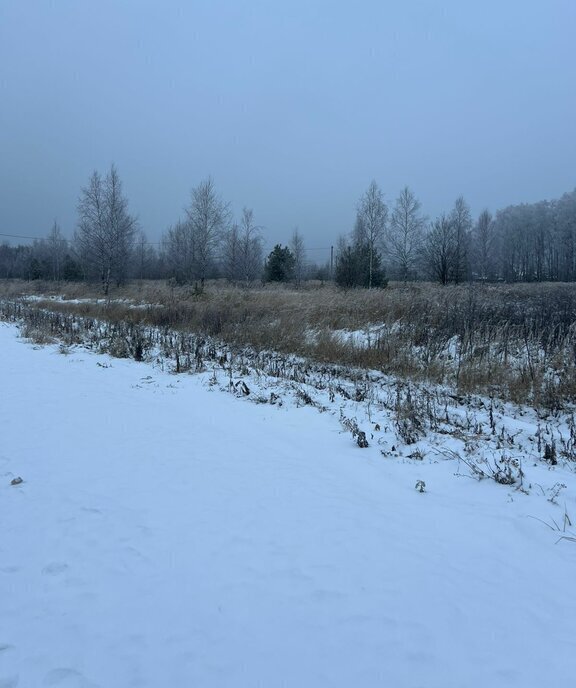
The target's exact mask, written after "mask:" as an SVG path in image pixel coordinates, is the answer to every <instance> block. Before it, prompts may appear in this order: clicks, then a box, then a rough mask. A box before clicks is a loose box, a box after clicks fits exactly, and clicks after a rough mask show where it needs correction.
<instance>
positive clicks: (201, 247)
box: [186, 177, 230, 288]
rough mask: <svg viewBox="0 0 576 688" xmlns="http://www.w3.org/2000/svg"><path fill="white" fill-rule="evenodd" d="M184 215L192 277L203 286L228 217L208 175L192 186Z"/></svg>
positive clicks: (226, 209)
mask: <svg viewBox="0 0 576 688" xmlns="http://www.w3.org/2000/svg"><path fill="white" fill-rule="evenodd" d="M186 215H187V218H188V222H189V224H190V230H191V232H192V238H193V245H194V254H195V256H194V263H195V276H194V277H195V279H199V280H200V283H201V287H202V288H203V287H204V281H205V279H206V277H207V276H208V271H209V269H210V267H211V266H212V265H213V263H214V261H215V258H216V250H217V248H218V247H219V245H220V242H221V240H222V237H223V234H224V232H225V230H226V228H227V225H228V223H229V220H230V210H229V207H228V204H226V203H224V202H223V201H222V200H220V198H219V197H218V196H217V195H216V191H215V189H214V182H213V181H212V179H211V178H210V177H209V178H208V179H206V180H205V181H203V182H201V183H200V184H199V185H198V186H197V187H195V188H194V189H192V199H191V202H190V206H189V207H188V208H187V209H186Z"/></svg>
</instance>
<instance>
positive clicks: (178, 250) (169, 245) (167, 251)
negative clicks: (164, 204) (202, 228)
mask: <svg viewBox="0 0 576 688" xmlns="http://www.w3.org/2000/svg"><path fill="white" fill-rule="evenodd" d="M162 249H163V254H164V259H165V261H166V264H167V267H168V270H169V273H170V274H171V276H172V277H174V278H175V279H176V281H177V282H179V283H181V284H184V283H186V282H191V281H192V280H193V279H194V276H195V268H196V251H195V244H194V236H193V234H192V227H191V225H190V223H189V222H181V221H180V220H178V222H177V223H176V224H175V225H173V226H172V227H169V228H168V231H167V233H166V235H165V236H164V238H163V241H162Z"/></svg>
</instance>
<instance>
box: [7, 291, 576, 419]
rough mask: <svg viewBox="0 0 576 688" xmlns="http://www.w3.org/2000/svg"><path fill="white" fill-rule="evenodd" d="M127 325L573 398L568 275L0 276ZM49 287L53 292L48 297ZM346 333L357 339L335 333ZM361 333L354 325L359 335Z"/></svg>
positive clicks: (555, 402) (56, 304)
mask: <svg viewBox="0 0 576 688" xmlns="http://www.w3.org/2000/svg"><path fill="white" fill-rule="evenodd" d="M32 295H34V296H36V297H38V296H40V297H42V298H40V299H39V300H35V301H33V302H30V305H32V306H33V307H35V308H38V309H49V310H51V311H52V312H55V313H58V312H60V313H72V314H75V315H77V316H80V317H84V318H91V319H95V320H105V321H108V322H125V323H129V324H131V325H133V326H143V327H148V326H151V327H152V326H153V327H159V328H164V329H171V330H174V331H177V332H181V333H186V332H190V333H196V334H204V335H208V336H211V337H217V338H219V339H221V340H223V341H224V342H228V343H231V344H235V345H248V346H251V347H254V348H255V349H256V350H258V351H262V350H273V351H278V352H282V353H293V354H298V355H301V356H305V357H309V358H311V359H313V360H316V361H320V362H326V363H336V364H341V365H345V366H350V367H352V366H353V367H359V368H369V369H376V370H379V371H382V372H385V373H390V374H394V375H399V376H403V377H407V378H412V379H419V380H423V379H425V380H431V381H434V382H438V383H443V384H448V385H451V386H453V387H454V388H455V389H456V390H457V391H458V392H460V393H466V392H482V393H486V394H491V395H497V396H500V397H504V398H507V399H511V400H513V401H517V402H521V403H531V404H537V405H545V406H548V407H551V408H554V407H558V406H560V405H562V404H564V403H566V402H567V401H574V400H576V285H572V284H518V285H503V284H498V285H481V284H473V285H460V286H447V287H441V286H438V285H434V284H429V283H413V284H408V285H404V284H399V283H392V284H391V285H390V286H389V287H388V288H387V289H384V290H372V291H369V290H349V291H340V290H338V289H336V288H335V287H334V286H333V285H323V286H321V285H308V286H307V287H306V288H303V289H298V290H296V289H291V288H284V287H278V286H276V287H258V288H253V289H243V288H238V287H233V286H229V285H226V284H219V283H211V284H209V285H208V287H207V289H206V290H205V291H204V293H201V294H199V293H197V292H196V291H195V290H194V289H193V288H190V287H178V286H174V285H170V284H166V283H165V282H151V281H146V282H141V283H135V284H132V285H129V286H127V287H123V288H121V289H118V290H117V291H115V292H114V293H113V294H112V295H111V298H109V299H108V300H103V299H102V297H101V295H100V294H99V293H98V290H97V287H96V286H92V285H86V284H65V285H55V284H53V283H39V282H18V281H5V282H3V283H0V298H3V299H4V300H6V299H8V300H12V299H20V298H22V297H26V296H32ZM51 297H59V299H58V300H54V299H53V298H51ZM346 330H348V331H355V332H357V333H358V339H360V340H361V344H360V345H359V344H358V342H356V343H354V342H352V341H349V340H347V338H345V337H342V336H341V331H346ZM362 333H364V334H362Z"/></svg>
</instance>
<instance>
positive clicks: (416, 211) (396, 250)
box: [387, 186, 426, 282]
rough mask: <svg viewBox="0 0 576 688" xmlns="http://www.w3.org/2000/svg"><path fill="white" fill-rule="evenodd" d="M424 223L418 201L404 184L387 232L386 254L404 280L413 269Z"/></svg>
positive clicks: (419, 249)
mask: <svg viewBox="0 0 576 688" xmlns="http://www.w3.org/2000/svg"><path fill="white" fill-rule="evenodd" d="M425 224H426V219H425V218H424V217H423V216H422V215H421V214H420V202H419V201H418V199H417V198H416V196H415V195H414V193H413V192H412V191H411V190H410V189H409V188H408V187H407V186H405V187H404V188H403V189H402V191H401V192H400V195H399V196H398V198H397V199H396V203H395V205H394V209H393V211H392V215H391V217H390V226H389V229H388V232H387V249H388V255H389V256H390V259H391V261H392V264H393V265H394V266H395V267H396V270H397V272H398V275H399V276H400V278H401V279H403V280H404V281H405V282H406V281H407V280H408V278H409V276H410V274H412V273H413V272H414V270H415V266H416V260H417V258H418V255H419V253H420V251H421V248H422V240H423V231H424V226H425Z"/></svg>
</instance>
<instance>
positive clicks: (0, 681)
mask: <svg viewBox="0 0 576 688" xmlns="http://www.w3.org/2000/svg"><path fill="white" fill-rule="evenodd" d="M18 683H19V677H18V674H13V675H12V676H0V688H16V686H17V685H18Z"/></svg>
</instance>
